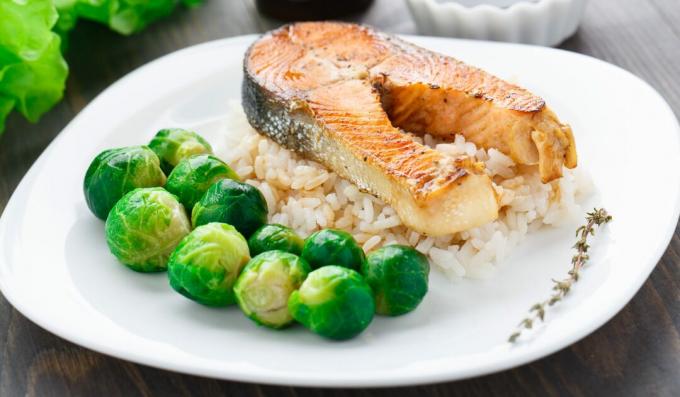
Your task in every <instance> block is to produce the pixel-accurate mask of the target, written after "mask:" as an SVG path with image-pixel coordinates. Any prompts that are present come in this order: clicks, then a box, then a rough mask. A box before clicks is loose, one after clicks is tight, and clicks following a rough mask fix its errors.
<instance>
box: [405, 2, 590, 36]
mask: <svg viewBox="0 0 680 397" xmlns="http://www.w3.org/2000/svg"><path fill="white" fill-rule="evenodd" d="M407 3H408V5H409V9H410V10H411V13H412V14H413V17H414V19H415V22H416V27H417V28H418V32H419V33H421V34H425V35H430V36H448V37H462V38H468V39H478V40H496V41H509V42H513V43H526V44H537V45H545V46H554V45H557V44H560V43H561V42H562V41H564V39H566V38H567V37H569V36H571V35H572V34H574V32H575V31H576V29H577V28H578V24H579V21H580V20H581V16H582V15H583V10H584V8H585V5H586V0H536V1H525V2H520V3H516V4H514V5H512V6H510V7H507V8H500V7H496V6H493V5H488V4H480V5H477V6H474V7H465V6H463V5H461V4H459V3H456V2H453V1H447V2H437V1H435V0H408V1H407Z"/></svg>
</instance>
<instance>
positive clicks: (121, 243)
mask: <svg viewBox="0 0 680 397" xmlns="http://www.w3.org/2000/svg"><path fill="white" fill-rule="evenodd" d="M190 231H191V224H190V223H189V219H187V215H186V211H184V208H183V207H182V205H181V204H180V203H179V201H177V197H175V196H174V195H172V194H170V193H168V192H167V191H165V189H163V188H160V187H151V188H140V189H135V190H133V191H131V192H129V193H128V194H126V195H125V196H123V198H121V199H120V200H119V201H118V202H117V203H116V205H115V206H114V207H113V209H112V210H111V212H110V213H109V217H108V218H106V242H107V243H108V245H109V249H110V250H111V253H113V255H115V256H116V258H118V260H119V261H121V262H122V263H123V264H125V265H127V266H128V267H129V268H131V269H132V270H136V271H139V272H157V271H163V270H165V269H166V267H167V262H168V256H169V255H170V253H171V252H172V250H173V249H174V248H175V246H176V245H177V244H178V243H179V242H180V240H182V238H184V236H186V235H187V234H189V232H190Z"/></svg>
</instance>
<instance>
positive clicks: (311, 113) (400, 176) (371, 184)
mask: <svg viewBox="0 0 680 397" xmlns="http://www.w3.org/2000/svg"><path fill="white" fill-rule="evenodd" d="M244 72H245V73H244V74H245V78H244V83H243V93H242V95H243V107H244V110H245V112H246V115H247V116H248V120H249V121H250V123H251V124H252V125H253V127H254V128H256V129H257V130H258V131H260V132H261V133H263V134H265V135H267V136H269V137H270V138H272V139H273V140H275V141H276V142H278V143H279V144H281V145H283V146H285V147H287V148H289V149H292V150H295V151H297V152H299V153H301V154H303V155H304V156H306V157H308V158H311V159H313V160H316V161H318V162H320V163H323V164H324V165H326V166H327V167H329V168H331V169H332V170H334V171H335V172H337V173H338V174H339V175H341V176H343V177H345V178H347V179H349V180H351V181H353V182H354V183H355V184H357V185H358V186H359V187H360V188H362V189H364V190H367V191H370V192H371V193H373V194H375V195H377V196H378V197H380V198H382V199H383V200H385V201H386V202H387V203H389V204H390V205H392V206H393V207H394V208H395V210H396V211H397V213H398V214H399V216H400V218H401V219H402V222H403V223H404V224H405V225H407V226H409V227H411V228H413V229H415V230H417V231H419V232H422V233H425V234H428V235H433V236H437V235H443V234H449V233H454V232H458V231H461V230H465V229H469V228H472V227H476V226H480V225H482V224H484V223H487V222H489V221H492V220H494V219H495V218H497V216H498V210H499V208H498V202H497V197H496V194H495V192H494V189H493V186H492V183H491V180H490V179H489V178H488V176H486V174H485V173H484V172H483V168H482V166H481V165H480V164H477V163H475V162H473V161H472V160H471V159H470V158H467V157H464V156H463V157H460V158H457V159H452V158H450V157H446V156H444V155H442V154H440V153H439V152H437V151H435V150H432V149H430V148H428V147H426V146H423V145H421V144H419V143H417V142H415V141H414V140H413V139H411V137H410V136H409V135H407V134H404V133H403V131H402V130H401V129H402V128H403V129H404V130H408V131H411V132H414V133H425V132H427V133H431V134H433V135H437V136H443V137H448V136H453V134H454V133H460V134H463V135H465V136H466V138H467V139H469V140H470V141H473V142H475V143H476V144H478V145H480V146H483V147H486V148H490V147H495V148H497V149H498V150H500V151H502V152H504V153H506V154H507V155H509V156H510V157H512V158H513V159H514V160H515V161H516V162H518V163H521V164H538V165H539V169H540V172H541V176H542V178H543V180H544V181H549V180H552V179H554V178H557V177H559V176H560V175H561V171H562V165H563V164H565V165H567V166H568V167H573V166H575V165H576V155H575V150H574V146H573V137H572V135H571V131H570V130H569V127H568V126H565V125H562V124H560V123H559V121H558V120H557V118H556V117H555V116H554V114H553V113H552V112H551V111H550V110H548V109H547V108H546V107H545V104H544V103H543V101H542V100H541V99H540V98H538V97H536V96H534V95H532V94H530V93H529V92H527V91H525V90H523V89H521V88H519V87H516V86H513V85H510V84H508V83H505V82H503V81H502V80H500V79H497V78H495V77H493V76H491V75H489V74H487V73H485V72H483V71H481V70H479V69H475V68H472V67H470V66H467V65H465V64H463V63H461V62H459V61H456V60H455V59H453V58H450V57H445V56H443V55H439V54H436V53H433V52H430V51H427V50H424V49H421V48H419V47H416V46H414V45H411V44H408V43H405V42H403V41H401V40H399V39H396V38H393V37H390V36H387V35H383V34H380V33H377V32H375V31H373V30H371V29H369V28H366V27H363V26H358V25H353V24H345V23H331V22H307V23H297V24H293V25H288V26H285V27H282V28H280V29H277V30H275V31H272V32H270V33H268V34H265V35H264V36H263V37H261V38H260V39H258V40H257V41H256V42H255V43H254V44H253V45H252V46H251V47H250V49H249V50H248V52H247V53H246V57H245V60H244Z"/></svg>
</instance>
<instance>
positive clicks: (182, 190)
mask: <svg viewBox="0 0 680 397" xmlns="http://www.w3.org/2000/svg"><path fill="white" fill-rule="evenodd" d="M222 179H233V180H236V181H238V180H239V177H238V175H236V173H235V172H234V171H233V170H232V169H231V168H229V166H228V165H226V164H225V163H224V162H223V161H222V160H220V159H218V158H217V157H215V156H212V155H210V154H199V155H196V156H191V157H187V158H185V159H184V160H182V161H180V162H179V164H177V165H176V166H175V168H174V169H173V170H172V172H171V173H170V175H168V182H167V183H166V185H165V189H166V190H167V191H169V192H170V193H172V194H174V195H176V196H177V197H179V201H180V202H181V203H182V204H183V205H184V207H185V208H186V209H187V211H191V209H192V208H194V205H195V204H196V202H198V200H200V199H201V197H202V196H203V194H204V193H205V191H206V190H208V188H209V187H210V186H212V185H213V184H214V183H215V182H217V181H220V180H222Z"/></svg>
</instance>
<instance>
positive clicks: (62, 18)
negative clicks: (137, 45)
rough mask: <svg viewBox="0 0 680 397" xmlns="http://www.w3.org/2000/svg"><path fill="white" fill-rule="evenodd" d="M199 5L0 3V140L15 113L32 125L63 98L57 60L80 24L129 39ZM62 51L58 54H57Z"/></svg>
mask: <svg viewBox="0 0 680 397" xmlns="http://www.w3.org/2000/svg"><path fill="white" fill-rule="evenodd" d="M201 2H202V0H0V134H2V132H3V130H4V126H5V120H6V118H7V115H8V114H9V113H10V112H11V111H12V110H14V109H16V110H17V111H18V112H19V113H21V114H23V115H24V117H26V118H27V119H28V120H29V121H31V122H36V121H37V120H38V119H39V118H40V116H41V115H42V114H43V113H45V112H46V111H48V110H49V109H50V108H51V107H52V106H54V105H55V104H56V103H57V102H59V100H60V99H61V98H62V96H63V93H64V87H65V85H66V76H67V75H68V66H67V65H66V62H65V61H64V58H63V57H62V55H61V51H62V49H63V47H64V45H63V44H64V43H66V41H67V40H68V34H69V32H70V31H71V30H73V28H74V27H75V25H76V23H77V21H78V20H79V19H88V20H92V21H95V22H99V23H102V24H105V25H107V26H108V27H109V28H111V29H112V30H114V31H116V32H118V33H121V34H124V35H129V34H133V33H136V32H139V31H140V30H142V29H144V28H145V27H146V26H147V25H148V24H150V23H151V22H154V21H156V20H157V19H160V18H162V17H165V16H167V15H169V14H170V13H171V12H172V11H173V10H174V9H175V8H176V7H177V6H178V5H179V4H180V3H183V4H184V5H186V6H195V5H198V4H200V3H201ZM60 47H62V48H60Z"/></svg>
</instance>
